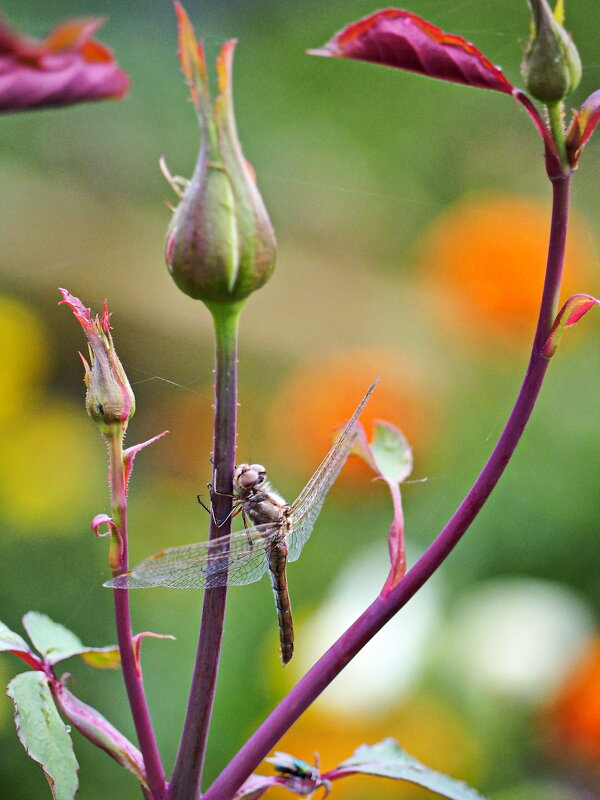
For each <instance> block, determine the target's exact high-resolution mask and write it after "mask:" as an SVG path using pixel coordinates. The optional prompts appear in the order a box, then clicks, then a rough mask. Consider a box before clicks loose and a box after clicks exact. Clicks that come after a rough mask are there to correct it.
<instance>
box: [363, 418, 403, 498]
mask: <svg viewBox="0 0 600 800" xmlns="http://www.w3.org/2000/svg"><path fill="white" fill-rule="evenodd" d="M371 451H372V453H373V458H374V460H375V463H376V464H377V469H378V470H379V473H380V474H381V475H383V477H384V478H387V479H388V480H392V481H396V483H402V482H403V481H405V480H406V478H408V476H409V475H410V473H411V472H412V468H413V454H412V449H411V447H410V445H409V443H408V442H407V440H406V437H405V436H404V434H403V433H402V431H401V430H400V429H399V428H396V427H395V426H394V425H392V424H391V423H389V422H382V421H381V420H377V421H376V422H375V430H374V433H373V441H372V442H371Z"/></svg>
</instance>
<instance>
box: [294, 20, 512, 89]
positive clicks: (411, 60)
mask: <svg viewBox="0 0 600 800" xmlns="http://www.w3.org/2000/svg"><path fill="white" fill-rule="evenodd" d="M309 52H310V53H312V54H313V55H321V56H334V57H339V58H355V59H357V60H359V61H370V62H373V63H375V64H385V65H386V66H388V67H398V68H399V69H406V70H409V71H411V72H418V73H419V74H421V75H428V76H429V77H431V78H439V79H441V80H446V81H452V82H453V83H463V84H466V85H467V86H478V87H479V88H482V89H493V90H495V91H498V92H505V93H506V94H511V93H512V91H513V89H514V87H513V86H512V84H511V83H509V81H508V80H507V79H506V78H505V77H504V75H503V73H502V70H500V69H499V68H498V67H495V66H494V65H493V64H492V63H491V61H489V60H488V59H487V58H486V57H485V56H484V55H483V53H481V52H480V51H479V50H478V49H477V48H476V47H475V46H474V45H472V44H471V43H470V42H468V41H467V40H466V39H463V38H462V36H456V35H454V34H450V33H445V32H444V31H443V30H441V28H437V27H436V26H435V25H432V24H431V23H429V22H426V21H425V20H424V19H421V17H418V16H417V15H416V14H412V13H410V12H409V11H402V10H400V9H396V8H388V9H386V10H385V11H377V12H375V14H372V15H371V16H368V17H365V18H364V19H361V20H359V21H358V22H355V23H353V24H351V25H348V26H347V27H346V28H344V29H343V30H341V31H340V32H339V33H337V34H336V35H335V36H334V37H333V39H331V40H330V41H329V42H327V44H326V45H325V46H324V47H323V48H322V49H319V50H311V51H309Z"/></svg>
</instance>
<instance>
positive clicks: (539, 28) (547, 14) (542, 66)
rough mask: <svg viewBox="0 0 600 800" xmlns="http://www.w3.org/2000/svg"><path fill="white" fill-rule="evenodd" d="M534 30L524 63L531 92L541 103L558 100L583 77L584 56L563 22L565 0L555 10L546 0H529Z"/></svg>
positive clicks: (522, 70)
mask: <svg viewBox="0 0 600 800" xmlns="http://www.w3.org/2000/svg"><path fill="white" fill-rule="evenodd" d="M529 6H530V8H531V28H532V33H531V37H530V39H529V42H528V44H527V48H526V50H525V57H524V58H523V62H522V64H521V74H522V75H523V79H524V81H525V85H526V87H527V90H528V92H529V93H530V94H531V95H532V96H533V97H535V99H536V100H540V101H541V102H542V103H557V102H559V101H560V100H562V99H563V98H564V97H566V96H567V95H569V94H571V93H572V92H573V91H574V90H575V89H576V88H577V86H578V84H579V81H580V80H581V60H580V58H579V53H578V52H577V48H576V47H575V45H574V44H573V41H572V39H571V36H570V35H569V34H568V33H567V32H566V30H565V29H564V28H563V26H562V24H561V23H562V16H563V14H562V10H563V4H562V0H559V2H557V4H556V11H555V12H554V13H553V12H552V9H551V8H550V6H549V5H548V2H547V0H529Z"/></svg>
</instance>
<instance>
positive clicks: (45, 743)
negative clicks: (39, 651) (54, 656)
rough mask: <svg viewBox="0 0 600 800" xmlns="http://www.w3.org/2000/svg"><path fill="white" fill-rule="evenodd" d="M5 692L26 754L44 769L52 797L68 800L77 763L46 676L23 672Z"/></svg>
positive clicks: (74, 786) (72, 794) (73, 790)
mask: <svg viewBox="0 0 600 800" xmlns="http://www.w3.org/2000/svg"><path fill="white" fill-rule="evenodd" d="M7 694H8V696H9V697H10V698H11V699H12V701H13V703H14V705H15V722H16V725H17V733H18V736H19V740H20V742H21V744H22V745H23V747H24V748H25V751H26V752H27V755H28V756H29V757H30V758H31V759H33V760H34V761H37V762H38V764H40V766H41V767H42V769H43V770H44V774H45V775H46V778H47V779H48V783H49V784H50V788H51V790H52V795H53V797H54V798H55V800H71V798H73V797H75V793H76V792H77V787H78V779H77V771H78V769H79V766H78V764H77V759H76V758H75V755H74V753H73V744H72V742H71V737H70V736H69V733H68V731H67V727H66V725H65V724H64V722H63V721H62V720H61V718H60V716H59V714H58V711H57V710H56V706H55V705H54V700H53V699H52V694H51V692H50V687H49V685H48V679H47V678H46V676H45V675H44V674H43V673H42V672H39V671H37V670H36V671H34V672H23V673H21V674H20V675H17V676H16V678H13V679H12V681H11V682H10V683H9V684H8V689H7Z"/></svg>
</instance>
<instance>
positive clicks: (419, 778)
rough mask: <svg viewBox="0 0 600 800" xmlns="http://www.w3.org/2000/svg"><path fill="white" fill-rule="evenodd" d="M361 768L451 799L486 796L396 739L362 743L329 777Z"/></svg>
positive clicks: (480, 798) (465, 799)
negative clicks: (419, 758)
mask: <svg viewBox="0 0 600 800" xmlns="http://www.w3.org/2000/svg"><path fill="white" fill-rule="evenodd" d="M357 772H359V773H365V774H367V775H380V776H382V777H384V778H395V779H396V780H403V781H409V782H410V783H416V784H417V786H423V788H425V789H429V791H431V792H436V793H437V794H439V795H441V796H442V797H447V798H449V799H450V800H483V798H482V796H481V795H480V794H478V793H477V792H476V791H475V790H474V789H471V788H470V787H469V786H467V784H466V783H462V781H457V780H455V779H454V778H449V777H448V776H447V775H444V774H443V773H441V772H436V771H435V770H433V769H430V768H429V767H426V766H424V765H423V764H421V762H420V761H417V759H416V758H413V757H412V756H409V755H408V753H405V752H404V750H402V749H401V748H400V747H399V746H398V743H397V742H396V741H395V740H394V739H384V740H383V741H382V742H379V743H378V744H374V745H368V744H363V745H361V746H360V747H359V748H357V750H355V752H354V753H353V755H352V757H351V758H349V759H348V760H347V761H343V762H342V763H341V764H339V766H337V767H336V768H335V769H334V770H332V772H331V773H330V774H329V775H328V776H327V777H329V778H331V779H334V778H338V777H341V776H342V775H352V774H353V773H357Z"/></svg>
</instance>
